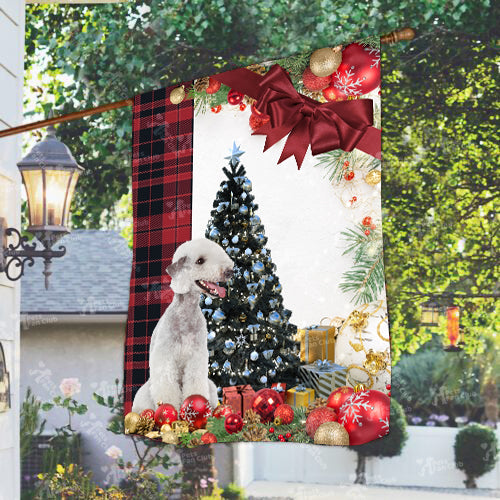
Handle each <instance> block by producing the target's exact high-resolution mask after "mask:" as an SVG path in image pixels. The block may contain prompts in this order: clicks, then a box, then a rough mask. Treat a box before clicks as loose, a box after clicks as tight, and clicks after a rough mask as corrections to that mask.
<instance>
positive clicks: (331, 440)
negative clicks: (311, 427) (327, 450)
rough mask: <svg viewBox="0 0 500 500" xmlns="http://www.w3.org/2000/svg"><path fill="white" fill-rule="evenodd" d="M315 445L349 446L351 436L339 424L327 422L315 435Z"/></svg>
mask: <svg viewBox="0 0 500 500" xmlns="http://www.w3.org/2000/svg"><path fill="white" fill-rule="evenodd" d="M314 444H327V445H329V446H349V434H348V433H347V431H346V430H345V429H344V427H343V426H342V425H341V424H339V423H338V422H325V423H323V424H321V425H320V426H319V427H318V429H317V431H316V433H315V434H314Z"/></svg>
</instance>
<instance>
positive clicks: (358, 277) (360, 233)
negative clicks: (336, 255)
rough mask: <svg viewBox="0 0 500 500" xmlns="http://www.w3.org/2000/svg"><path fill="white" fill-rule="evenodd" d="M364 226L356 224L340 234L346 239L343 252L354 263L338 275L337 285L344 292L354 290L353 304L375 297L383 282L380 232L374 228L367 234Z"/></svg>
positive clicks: (382, 252)
mask: <svg viewBox="0 0 500 500" xmlns="http://www.w3.org/2000/svg"><path fill="white" fill-rule="evenodd" d="M365 229H366V228H365V227H364V226H363V225H362V224H358V225H357V226H356V227H355V228H354V229H348V230H347V231H343V232H342V233H341V234H342V236H344V239H345V240H346V241H347V247H346V249H345V250H344V252H343V255H346V254H353V260H354V264H353V267H352V268H351V269H349V270H348V271H346V272H344V274H343V275H342V279H343V282H342V283H340V285H339V288H340V289H341V290H342V291H343V292H344V293H354V296H353V302H354V303H355V304H363V303H367V302H373V301H375V300H377V299H378V297H379V295H380V293H381V292H382V290H383V288H384V285H385V276H384V259H383V256H384V251H383V245H382V231H381V229H380V228H376V229H374V230H371V231H370V234H369V235H368V236H367V235H365V233H364V231H365Z"/></svg>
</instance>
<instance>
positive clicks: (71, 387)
mask: <svg viewBox="0 0 500 500" xmlns="http://www.w3.org/2000/svg"><path fill="white" fill-rule="evenodd" d="M81 388H82V384H80V381H79V380H78V379H77V378H63V379H62V380H61V385H60V386H59V389H61V392H62V393H63V395H64V397H65V398H71V397H72V396H73V395H75V394H78V393H79V392H80V389H81Z"/></svg>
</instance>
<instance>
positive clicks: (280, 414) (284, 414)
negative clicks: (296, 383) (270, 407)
mask: <svg viewBox="0 0 500 500" xmlns="http://www.w3.org/2000/svg"><path fill="white" fill-rule="evenodd" d="M294 415H295V413H294V411H293V408H292V407H291V406H290V405H287V404H286V403H285V404H282V405H279V406H278V408H276V410H274V418H280V419H281V423H282V424H283V425H288V424H291V423H292V422H293V417H294Z"/></svg>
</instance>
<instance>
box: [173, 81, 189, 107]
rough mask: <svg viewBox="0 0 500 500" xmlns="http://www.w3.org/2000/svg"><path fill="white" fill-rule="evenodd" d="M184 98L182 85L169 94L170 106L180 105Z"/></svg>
mask: <svg viewBox="0 0 500 500" xmlns="http://www.w3.org/2000/svg"><path fill="white" fill-rule="evenodd" d="M184 97H186V91H185V90H184V85H181V86H180V87H177V88H176V89H174V90H172V92H170V102H171V103H172V104H180V103H181V102H182V101H183V100H184Z"/></svg>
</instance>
